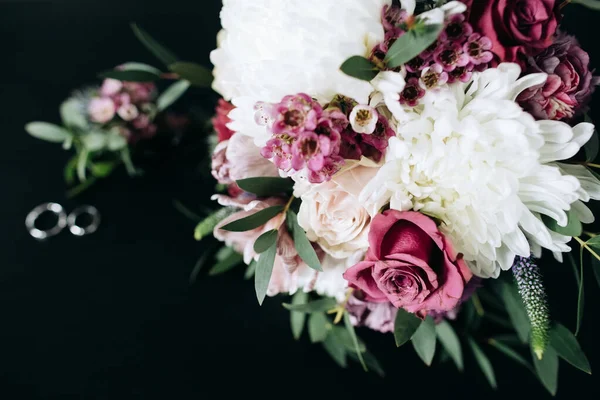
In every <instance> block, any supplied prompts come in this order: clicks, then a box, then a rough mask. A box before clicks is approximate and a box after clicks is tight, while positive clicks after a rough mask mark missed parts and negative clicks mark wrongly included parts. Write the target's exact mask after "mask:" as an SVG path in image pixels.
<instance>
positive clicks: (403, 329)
mask: <svg viewBox="0 0 600 400" xmlns="http://www.w3.org/2000/svg"><path fill="white" fill-rule="evenodd" d="M421 322H422V321H421V320H420V319H419V318H418V317H417V316H416V315H415V314H412V313H409V312H408V311H406V310H404V309H403V308H399V309H398V313H397V314H396V320H395V321H394V339H395V340H396V346H397V347H400V346H402V345H403V344H404V343H406V342H408V341H409V340H410V339H411V338H412V337H413V335H414V334H415V332H416V331H417V329H419V326H420V325H421Z"/></svg>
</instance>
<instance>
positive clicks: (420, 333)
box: [411, 316, 437, 366]
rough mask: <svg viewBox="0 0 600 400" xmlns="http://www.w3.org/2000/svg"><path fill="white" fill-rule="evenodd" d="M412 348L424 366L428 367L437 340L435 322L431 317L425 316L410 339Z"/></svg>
mask: <svg viewBox="0 0 600 400" xmlns="http://www.w3.org/2000/svg"><path fill="white" fill-rule="evenodd" d="M411 341H412V344H413V347H414V348H415V351H416V352H417V355H418V356H419V357H420V358H421V360H423V362H424V363H425V365H427V366H430V365H431V362H432V361H433V356H434V355H435V346H436V343H437V338H436V334H435V322H434V321H433V318H431V316H427V317H426V318H425V320H424V321H423V322H422V323H421V325H420V326H419V328H418V329H417V331H416V332H415V334H414V335H413V337H412V339H411Z"/></svg>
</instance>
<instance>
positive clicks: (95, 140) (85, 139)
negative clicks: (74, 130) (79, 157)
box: [81, 131, 107, 152]
mask: <svg viewBox="0 0 600 400" xmlns="http://www.w3.org/2000/svg"><path fill="white" fill-rule="evenodd" d="M81 143H82V144H83V147H85V148H86V150H87V151H89V152H94V151H100V150H102V149H104V147H105V146H106V144H107V135H106V134H105V133H103V132H98V131H92V132H89V133H87V134H85V135H82V136H81Z"/></svg>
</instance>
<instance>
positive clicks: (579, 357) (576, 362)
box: [550, 324, 592, 374]
mask: <svg viewBox="0 0 600 400" xmlns="http://www.w3.org/2000/svg"><path fill="white" fill-rule="evenodd" d="M550 345H551V346H552V348H553V349H554V350H556V353H557V354H558V355H559V356H560V358H562V359H563V360H565V361H566V362H568V363H569V364H571V365H573V366H574V367H575V368H578V369H580V370H582V371H583V372H585V373H588V374H591V373H592V369H591V367H590V363H589V361H588V359H587V357H586V356H585V354H584V353H583V350H581V347H580V346H579V343H578V342H577V339H576V338H575V336H574V335H573V334H572V333H571V331H569V330H568V329H567V328H565V327H564V326H563V325H561V324H555V325H554V327H553V328H552V329H551V330H550Z"/></svg>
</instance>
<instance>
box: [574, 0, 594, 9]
mask: <svg viewBox="0 0 600 400" xmlns="http://www.w3.org/2000/svg"><path fill="white" fill-rule="evenodd" d="M571 3H574V4H581V5H582V6H585V7H587V8H590V9H592V10H596V11H600V1H598V0H571Z"/></svg>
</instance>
